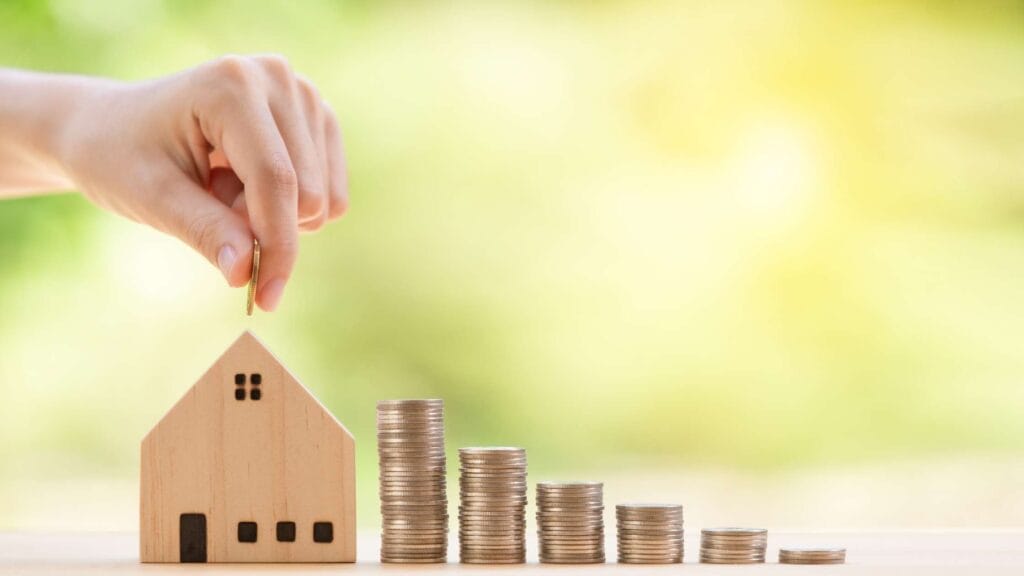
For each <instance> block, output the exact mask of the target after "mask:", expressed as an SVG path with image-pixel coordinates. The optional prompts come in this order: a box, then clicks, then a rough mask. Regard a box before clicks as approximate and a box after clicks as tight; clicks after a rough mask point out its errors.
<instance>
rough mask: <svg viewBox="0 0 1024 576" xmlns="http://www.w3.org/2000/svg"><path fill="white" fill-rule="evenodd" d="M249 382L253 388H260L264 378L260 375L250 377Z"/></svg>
mask: <svg viewBox="0 0 1024 576" xmlns="http://www.w3.org/2000/svg"><path fill="white" fill-rule="evenodd" d="M249 381H250V382H252V385H253V386H259V385H260V384H263V376H260V375H259V374H253V375H251V376H249Z"/></svg>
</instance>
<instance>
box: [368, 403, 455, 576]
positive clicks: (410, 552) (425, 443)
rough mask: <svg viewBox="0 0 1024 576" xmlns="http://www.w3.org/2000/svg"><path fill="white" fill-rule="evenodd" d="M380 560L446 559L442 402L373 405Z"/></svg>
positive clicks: (413, 561) (446, 518) (435, 560)
mask: <svg viewBox="0 0 1024 576" xmlns="http://www.w3.org/2000/svg"><path fill="white" fill-rule="evenodd" d="M377 451H378V455H379V457H380V511H381V516H382V520H383V530H382V532H381V548H380V559H381V562H395V563H417V564H422V563H434V562H446V561H447V560H448V497H447V494H446V490H445V457H444V401H443V400H382V401H380V402H377Z"/></svg>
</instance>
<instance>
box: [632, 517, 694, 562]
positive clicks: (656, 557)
mask: <svg viewBox="0 0 1024 576" xmlns="http://www.w3.org/2000/svg"><path fill="white" fill-rule="evenodd" d="M615 519H616V521H617V523H618V532H619V534H618V541H619V562H621V563H624V564H677V563H679V562H682V561H683V507H682V506H679V505H678V504H619V505H618V506H616V507H615Z"/></svg>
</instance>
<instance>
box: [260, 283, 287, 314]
mask: <svg viewBox="0 0 1024 576" xmlns="http://www.w3.org/2000/svg"><path fill="white" fill-rule="evenodd" d="M283 292H284V280H282V279H280V278H275V279H273V280H271V281H270V282H267V283H266V285H264V286H263V290H260V306H261V307H262V308H263V309H264V310H266V311H267V312H273V311H274V310H275V309H277V303H278V302H280V301H281V294H282V293H283Z"/></svg>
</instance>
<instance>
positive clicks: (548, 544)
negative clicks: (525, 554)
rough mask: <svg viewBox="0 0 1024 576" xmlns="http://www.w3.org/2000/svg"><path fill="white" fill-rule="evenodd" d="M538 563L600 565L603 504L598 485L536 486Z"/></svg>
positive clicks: (573, 483) (602, 547)
mask: <svg viewBox="0 0 1024 576" xmlns="http://www.w3.org/2000/svg"><path fill="white" fill-rule="evenodd" d="M537 535H538V536H539V539H540V561H541V562H543V563H549V564H595V563H600V562H604V503H603V484H601V483H600V482H568V483H562V482H538V483H537Z"/></svg>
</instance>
